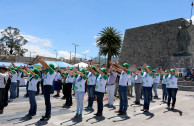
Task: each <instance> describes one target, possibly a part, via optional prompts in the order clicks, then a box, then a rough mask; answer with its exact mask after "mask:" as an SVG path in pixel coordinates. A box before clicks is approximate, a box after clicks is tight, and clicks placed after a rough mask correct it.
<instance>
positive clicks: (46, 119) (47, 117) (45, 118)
mask: <svg viewBox="0 0 194 126" xmlns="http://www.w3.org/2000/svg"><path fill="white" fill-rule="evenodd" d="M50 118H51V116H42V118H41V119H40V121H48V120H49V119H50Z"/></svg>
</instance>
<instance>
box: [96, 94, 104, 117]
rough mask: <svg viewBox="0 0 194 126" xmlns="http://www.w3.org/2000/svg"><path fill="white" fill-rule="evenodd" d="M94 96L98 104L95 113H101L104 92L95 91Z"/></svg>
mask: <svg viewBox="0 0 194 126" xmlns="http://www.w3.org/2000/svg"><path fill="white" fill-rule="evenodd" d="M96 97H97V105H98V110H97V113H100V114H101V113H102V111H103V97H104V93H102V92H97V91H96Z"/></svg>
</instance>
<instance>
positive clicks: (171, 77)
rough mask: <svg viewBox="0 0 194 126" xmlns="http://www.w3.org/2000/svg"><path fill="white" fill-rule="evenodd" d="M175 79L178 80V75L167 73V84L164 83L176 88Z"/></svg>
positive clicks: (167, 86) (168, 86)
mask: <svg viewBox="0 0 194 126" xmlns="http://www.w3.org/2000/svg"><path fill="white" fill-rule="evenodd" d="M177 80H178V76H175V75H171V74H170V75H169V76H168V77H167V84H166V88H178V86H177Z"/></svg>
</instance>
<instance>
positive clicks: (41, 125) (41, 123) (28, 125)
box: [25, 120, 48, 126]
mask: <svg viewBox="0 0 194 126" xmlns="http://www.w3.org/2000/svg"><path fill="white" fill-rule="evenodd" d="M47 124H48V121H40V120H38V121H37V122H35V123H31V124H27V125H25V126H31V125H33V126H34V125H35V126H44V125H47Z"/></svg>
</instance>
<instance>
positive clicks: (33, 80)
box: [26, 66, 39, 117]
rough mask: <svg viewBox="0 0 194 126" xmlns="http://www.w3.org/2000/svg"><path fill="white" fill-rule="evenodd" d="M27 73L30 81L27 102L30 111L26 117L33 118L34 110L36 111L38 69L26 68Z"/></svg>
mask: <svg viewBox="0 0 194 126" xmlns="http://www.w3.org/2000/svg"><path fill="white" fill-rule="evenodd" d="M27 71H28V72H29V73H30V80H29V84H28V94H29V102H30V110H29V112H28V114H27V115H26V116H29V117H31V116H35V115H36V110H37V104H36V98H35V96H36V92H37V83H38V81H39V76H38V73H39V71H38V69H37V68H34V69H29V67H28V66H27Z"/></svg>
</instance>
